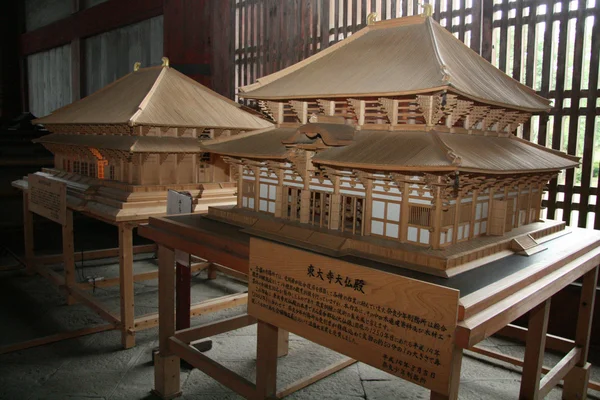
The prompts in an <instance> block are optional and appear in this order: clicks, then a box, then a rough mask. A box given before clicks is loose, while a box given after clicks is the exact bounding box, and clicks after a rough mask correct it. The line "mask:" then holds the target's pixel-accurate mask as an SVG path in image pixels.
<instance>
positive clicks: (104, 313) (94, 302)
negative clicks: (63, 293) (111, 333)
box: [66, 286, 122, 328]
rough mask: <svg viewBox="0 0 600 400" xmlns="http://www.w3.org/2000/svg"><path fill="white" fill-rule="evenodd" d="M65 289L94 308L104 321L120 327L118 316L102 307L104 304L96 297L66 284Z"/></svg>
mask: <svg viewBox="0 0 600 400" xmlns="http://www.w3.org/2000/svg"><path fill="white" fill-rule="evenodd" d="M66 290H67V291H68V292H69V294H70V295H71V296H73V297H74V298H75V299H76V300H78V301H80V302H82V303H84V304H85V305H86V306H88V307H89V308H91V309H92V310H94V311H95V312H96V313H97V314H98V315H100V316H101V317H102V318H104V320H105V321H107V322H109V323H111V324H113V325H114V326H115V327H119V328H122V324H121V320H120V319H119V317H118V316H116V315H114V314H113V313H112V312H110V311H108V310H107V309H106V308H104V306H102V305H101V304H100V301H98V299H96V298H95V297H94V296H92V295H91V294H89V293H87V292H85V291H83V290H81V289H79V288H76V287H68V286H67V287H66Z"/></svg>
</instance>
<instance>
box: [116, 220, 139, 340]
mask: <svg viewBox="0 0 600 400" xmlns="http://www.w3.org/2000/svg"><path fill="white" fill-rule="evenodd" d="M132 247H133V232H132V228H131V226H129V225H128V224H121V225H119V280H120V291H121V323H122V329H123V331H122V333H121V344H122V345H123V348H125V349H129V348H131V347H133V346H135V331H134V330H133V328H134V318H135V308H134V299H133V249H132Z"/></svg>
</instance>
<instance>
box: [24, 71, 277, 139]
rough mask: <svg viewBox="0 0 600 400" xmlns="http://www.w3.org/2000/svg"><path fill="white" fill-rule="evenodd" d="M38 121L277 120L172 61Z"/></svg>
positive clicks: (240, 125)
mask: <svg viewBox="0 0 600 400" xmlns="http://www.w3.org/2000/svg"><path fill="white" fill-rule="evenodd" d="M35 123H39V124H44V125H63V124H74V125H105V124H108V125H124V124H126V125H129V126H136V125H146V126H168V127H184V128H227V129H247V130H252V129H263V128H267V127H270V126H272V124H271V123H270V122H268V121H266V120H264V119H261V118H259V117H257V116H255V115H252V114H249V113H247V112H245V111H243V110H242V109H241V106H240V105H239V104H238V103H235V102H233V101H231V100H229V99H227V98H225V97H223V96H221V95H219V94H218V93H215V92H213V91H212V90H210V89H208V88H206V87H204V86H202V85H201V84H199V83H198V82H196V81H194V80H193V79H190V78H188V77H187V76H185V75H183V74H182V73H180V72H178V71H177V70H175V69H173V68H169V67H168V66H164V67H151V68H142V69H139V70H137V71H135V72H132V73H130V74H128V75H126V76H124V77H123V78H121V79H119V80H117V81H115V82H113V83H111V84H110V85H108V86H106V87H104V88H102V89H100V90H99V91H97V92H95V93H93V94H91V95H89V96H87V97H85V98H83V99H81V100H79V101H76V102H74V103H72V104H69V105H67V106H65V107H62V108H59V109H58V110H56V111H54V112H53V113H52V114H50V115H48V116H46V117H43V118H39V119H37V120H35Z"/></svg>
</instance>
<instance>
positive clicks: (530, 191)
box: [525, 185, 534, 224]
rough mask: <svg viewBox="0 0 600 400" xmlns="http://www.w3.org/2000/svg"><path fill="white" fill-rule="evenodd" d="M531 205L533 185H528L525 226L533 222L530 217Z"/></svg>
mask: <svg viewBox="0 0 600 400" xmlns="http://www.w3.org/2000/svg"><path fill="white" fill-rule="evenodd" d="M532 205H533V185H529V196H527V212H526V213H525V224H530V223H532V222H533V221H534V219H533V217H532V215H531V207H532Z"/></svg>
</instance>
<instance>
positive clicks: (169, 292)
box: [154, 245, 181, 399]
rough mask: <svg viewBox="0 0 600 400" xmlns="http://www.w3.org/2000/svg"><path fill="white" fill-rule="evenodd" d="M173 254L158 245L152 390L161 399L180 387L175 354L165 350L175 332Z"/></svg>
mask: <svg viewBox="0 0 600 400" xmlns="http://www.w3.org/2000/svg"><path fill="white" fill-rule="evenodd" d="M174 265H175V255H174V252H173V250H171V249H168V248H166V247H164V246H161V245H159V246H158V354H157V355H156V357H155V358H154V392H155V393H156V394H157V395H158V396H160V397H161V398H163V399H172V398H175V397H177V396H178V395H179V394H180V392H181V390H180V377H179V363H180V360H179V357H177V356H175V355H173V353H171V352H170V351H169V338H170V337H171V336H173V335H174V334H175V290H174V288H175V274H173V267H174Z"/></svg>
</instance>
